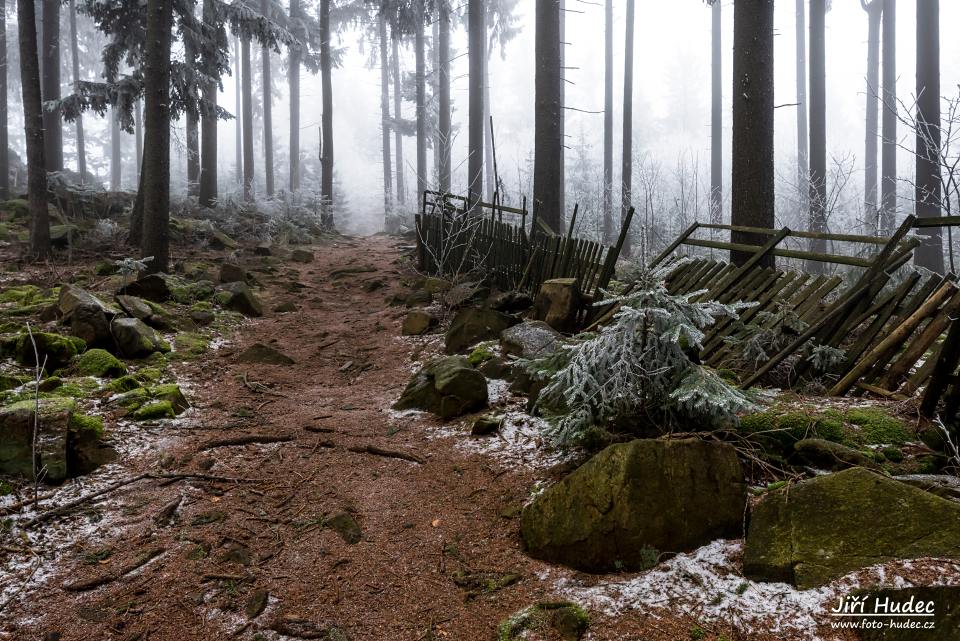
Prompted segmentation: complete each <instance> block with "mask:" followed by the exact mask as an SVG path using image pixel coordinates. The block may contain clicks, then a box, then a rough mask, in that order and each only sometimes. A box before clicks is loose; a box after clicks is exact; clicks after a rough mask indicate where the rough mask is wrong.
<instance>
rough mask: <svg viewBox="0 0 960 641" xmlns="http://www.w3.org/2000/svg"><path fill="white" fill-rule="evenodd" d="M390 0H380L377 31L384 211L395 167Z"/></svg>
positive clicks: (390, 207)
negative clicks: (392, 144)
mask: <svg viewBox="0 0 960 641" xmlns="http://www.w3.org/2000/svg"><path fill="white" fill-rule="evenodd" d="M389 10H390V9H389V3H388V0H380V11H379V12H378V15H377V33H378V35H379V37H380V151H381V152H382V154H383V213H384V216H388V215H390V214H391V213H392V212H393V168H392V167H391V166H390V58H389V56H388V55H387V11H389Z"/></svg>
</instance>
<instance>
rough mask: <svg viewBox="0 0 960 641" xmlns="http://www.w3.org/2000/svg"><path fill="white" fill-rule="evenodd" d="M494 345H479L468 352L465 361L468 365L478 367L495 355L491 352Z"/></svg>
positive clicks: (486, 343)
mask: <svg viewBox="0 0 960 641" xmlns="http://www.w3.org/2000/svg"><path fill="white" fill-rule="evenodd" d="M494 345H495V343H494V342H493V341H487V342H485V343H480V344H479V345H477V346H476V347H474V348H473V351H472V352H470V355H469V356H467V360H468V361H470V364H471V365H473V366H474V367H480V366H481V365H483V364H484V363H486V362H487V361H489V360H490V359H491V358H494V357H495V356H496V354H495V353H494V351H493V346H494Z"/></svg>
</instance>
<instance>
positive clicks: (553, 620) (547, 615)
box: [497, 601, 590, 641]
mask: <svg viewBox="0 0 960 641" xmlns="http://www.w3.org/2000/svg"><path fill="white" fill-rule="evenodd" d="M589 625H590V615H589V614H587V612H586V610H584V609H583V608H582V607H580V606H579V605H577V604H576V603H571V602H569V601H557V602H551V601H541V602H539V603H537V604H535V605H531V606H530V607H528V608H525V609H523V610H520V611H519V612H517V613H516V614H514V615H512V616H510V617H509V618H507V619H504V620H503V621H501V622H500V625H498V626H497V641H514V640H516V639H522V638H524V636H525V635H524V632H526V631H527V630H531V631H536V630H543V629H545V628H547V627H552V628H553V629H554V630H556V631H557V632H559V633H560V636H561V637H562V638H564V639H579V638H581V637H582V636H583V634H584V633H585V632H586V630H587V628H588V627H589Z"/></svg>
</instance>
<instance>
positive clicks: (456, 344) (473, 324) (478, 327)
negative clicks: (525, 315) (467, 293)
mask: <svg viewBox="0 0 960 641" xmlns="http://www.w3.org/2000/svg"><path fill="white" fill-rule="evenodd" d="M519 322H520V320H519V319H518V318H516V317H515V316H510V315H509V314H503V313H501V312H498V311H496V310H493V309H485V308H481V307H464V308H463V309H461V310H460V311H458V312H457V314H456V316H454V317H453V320H452V321H451V322H450V329H448V330H447V334H446V336H445V350H446V352H447V354H459V353H461V352H464V351H466V350H468V349H470V348H471V347H473V346H474V345H476V344H477V343H480V342H482V341H488V340H492V339H497V338H500V334H501V333H502V332H503V330H505V329H507V328H508V327H513V326H514V325H516V324H517V323H519Z"/></svg>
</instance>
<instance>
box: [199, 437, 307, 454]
mask: <svg viewBox="0 0 960 641" xmlns="http://www.w3.org/2000/svg"><path fill="white" fill-rule="evenodd" d="M292 440H294V438H293V437H292V436H285V435H270V434H243V435H241V436H231V437H228V438H220V439H214V440H212V441H207V443H206V444H205V445H204V446H203V447H201V448H200V449H201V450H212V449H214V448H217V447H234V446H237V445H254V444H267V443H288V442H290V441H292Z"/></svg>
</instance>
